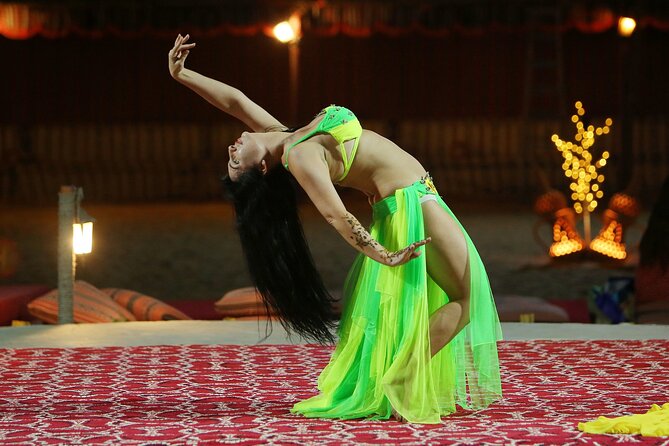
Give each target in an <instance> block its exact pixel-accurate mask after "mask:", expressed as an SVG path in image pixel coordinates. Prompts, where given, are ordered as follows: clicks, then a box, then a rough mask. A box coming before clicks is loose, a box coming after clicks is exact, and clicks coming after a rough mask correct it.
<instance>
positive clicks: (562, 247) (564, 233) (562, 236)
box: [534, 189, 586, 257]
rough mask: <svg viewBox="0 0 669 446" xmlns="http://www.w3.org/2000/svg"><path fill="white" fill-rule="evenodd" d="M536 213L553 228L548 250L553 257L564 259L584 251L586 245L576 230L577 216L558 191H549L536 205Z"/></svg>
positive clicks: (538, 199)
mask: <svg viewBox="0 0 669 446" xmlns="http://www.w3.org/2000/svg"><path fill="white" fill-rule="evenodd" d="M534 211H535V212H536V213H537V214H539V215H541V216H542V217H543V218H544V219H545V220H546V221H547V222H548V223H549V224H551V225H552V228H553V243H552V244H551V246H550V248H549V249H548V254H549V255H550V256H551V257H564V256H566V255H569V254H574V253H577V252H580V251H583V249H584V248H585V246H586V245H585V243H584V242H583V240H582V239H581V237H580V236H579V234H578V231H577V230H576V214H575V213H574V210H573V209H571V208H570V207H569V206H567V198H566V197H565V196H564V194H563V193H562V192H560V191H558V190H554V189H552V190H549V191H548V192H546V193H545V194H543V195H541V196H540V197H539V198H537V200H536V201H535V203H534Z"/></svg>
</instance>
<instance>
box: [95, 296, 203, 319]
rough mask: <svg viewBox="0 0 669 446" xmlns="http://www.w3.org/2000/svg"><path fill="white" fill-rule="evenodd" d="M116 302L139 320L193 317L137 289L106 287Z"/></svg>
mask: <svg viewBox="0 0 669 446" xmlns="http://www.w3.org/2000/svg"><path fill="white" fill-rule="evenodd" d="M102 291H104V292H105V293H106V294H107V295H108V296H110V297H111V298H112V299H113V300H114V302H116V303H117V304H119V305H120V306H122V307H123V308H125V309H126V310H128V311H129V312H131V313H132V314H133V315H134V316H135V318H137V320H138V321H173V320H190V319H191V318H190V317H189V316H187V315H185V314H184V313H182V312H181V311H179V310H177V309H176V308H174V307H173V306H171V305H168V304H166V303H165V302H163V301H161V300H159V299H156V298H155V297H151V296H147V295H145V294H142V293H138V292H137V291H132V290H124V289H121V288H105V289H104V290H102Z"/></svg>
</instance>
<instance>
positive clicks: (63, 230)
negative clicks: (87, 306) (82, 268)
mask: <svg viewBox="0 0 669 446" xmlns="http://www.w3.org/2000/svg"><path fill="white" fill-rule="evenodd" d="M76 191H77V188H76V187H74V186H61V187H60V193H59V194H58V323H59V324H71V323H73V322H74V304H73V294H74V290H73V289H74V274H75V268H76V257H75V255H74V250H73V249H72V224H73V223H74V217H75V208H76Z"/></svg>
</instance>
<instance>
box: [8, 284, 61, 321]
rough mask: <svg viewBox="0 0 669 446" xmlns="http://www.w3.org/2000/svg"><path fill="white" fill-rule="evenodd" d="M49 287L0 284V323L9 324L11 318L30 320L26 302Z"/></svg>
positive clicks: (46, 290)
mask: <svg viewBox="0 0 669 446" xmlns="http://www.w3.org/2000/svg"><path fill="white" fill-rule="evenodd" d="M50 289H51V288H50V287H48V286H46V285H3V286H0V325H9V324H11V323H12V321H13V320H24V321H25V320H31V319H32V318H33V317H32V316H31V315H30V313H28V308H27V305H28V302H30V301H31V300H33V299H34V298H36V297H38V296H41V295H42V294H44V293H46V292H48V291H49V290H50Z"/></svg>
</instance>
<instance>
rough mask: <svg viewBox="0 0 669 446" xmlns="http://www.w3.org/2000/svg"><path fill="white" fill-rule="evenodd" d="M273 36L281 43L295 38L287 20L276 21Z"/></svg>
mask: <svg viewBox="0 0 669 446" xmlns="http://www.w3.org/2000/svg"><path fill="white" fill-rule="evenodd" d="M272 31H273V32H274V37H276V39H277V40H278V41H279V42H281V43H288V42H291V41H293V40H295V30H293V27H292V26H290V23H288V22H287V21H284V22H281V23H278V24H277V25H276V26H275V27H274V29H273V30H272Z"/></svg>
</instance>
